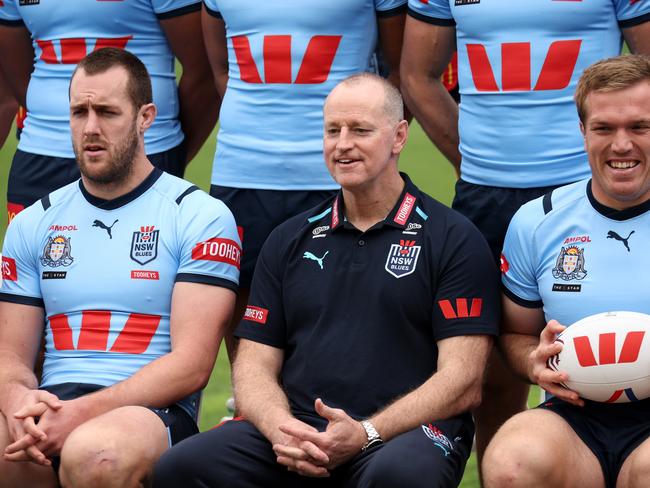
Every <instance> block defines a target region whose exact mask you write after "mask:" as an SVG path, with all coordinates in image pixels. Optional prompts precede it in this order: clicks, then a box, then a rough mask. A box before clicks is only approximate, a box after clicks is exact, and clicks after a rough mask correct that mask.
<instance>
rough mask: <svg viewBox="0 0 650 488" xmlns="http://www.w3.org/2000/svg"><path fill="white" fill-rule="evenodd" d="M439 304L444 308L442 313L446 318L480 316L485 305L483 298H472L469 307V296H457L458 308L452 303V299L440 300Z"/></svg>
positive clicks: (441, 308)
mask: <svg viewBox="0 0 650 488" xmlns="http://www.w3.org/2000/svg"><path fill="white" fill-rule="evenodd" d="M438 306H439V307H440V310H442V315H444V317H445V318H446V319H462V318H467V317H480V316H481V307H482V306H483V299H482V298H472V299H471V307H470V308H468V300H467V298H456V309H454V306H453V305H452V304H451V300H440V301H438Z"/></svg>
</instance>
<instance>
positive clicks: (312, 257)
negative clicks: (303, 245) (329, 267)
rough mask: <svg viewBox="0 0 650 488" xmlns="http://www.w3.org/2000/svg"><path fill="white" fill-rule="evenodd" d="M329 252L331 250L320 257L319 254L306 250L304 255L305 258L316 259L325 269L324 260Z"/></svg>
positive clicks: (321, 267)
mask: <svg viewBox="0 0 650 488" xmlns="http://www.w3.org/2000/svg"><path fill="white" fill-rule="evenodd" d="M328 254H329V251H325V254H323V257H322V258H319V257H318V256H316V255H314V254H312V253H310V252H309V251H307V252H305V253H304V254H303V255H302V257H303V259H311V260H312V261H316V262H317V263H318V266H320V269H323V260H324V259H325V256H327V255H328Z"/></svg>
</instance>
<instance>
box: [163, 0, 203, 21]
mask: <svg viewBox="0 0 650 488" xmlns="http://www.w3.org/2000/svg"><path fill="white" fill-rule="evenodd" d="M151 3H152V5H153V11H154V12H155V13H156V17H158V18H159V19H168V18H171V17H178V16H179V15H184V14H187V13H189V12H195V11H197V10H201V0H151Z"/></svg>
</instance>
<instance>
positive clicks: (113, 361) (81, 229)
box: [0, 48, 241, 487]
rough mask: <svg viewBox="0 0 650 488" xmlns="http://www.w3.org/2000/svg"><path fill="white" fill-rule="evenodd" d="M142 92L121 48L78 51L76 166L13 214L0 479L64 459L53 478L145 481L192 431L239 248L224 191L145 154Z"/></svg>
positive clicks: (145, 84)
mask: <svg viewBox="0 0 650 488" xmlns="http://www.w3.org/2000/svg"><path fill="white" fill-rule="evenodd" d="M151 100H152V94H151V82H150V80H149V76H148V74H147V71H146V68H145V67H144V65H143V64H142V63H141V62H140V61H139V59H138V58H137V57H135V56H134V55H132V54H131V53H129V52H127V51H124V50H120V49H114V48H109V49H101V50H98V51H96V52H94V53H92V54H90V55H89V56H88V57H86V58H84V59H83V60H82V61H81V62H80V64H79V68H78V69H77V71H76V72H75V74H74V75H73V77H72V81H71V85H70V117H71V122H70V125H71V132H72V136H73V145H74V148H75V154H76V156H77V159H78V164H79V168H80V170H81V175H82V176H81V180H79V181H78V182H74V183H71V184H69V185H67V186H65V187H63V188H61V189H60V190H57V191H55V192H53V193H51V194H49V195H47V196H46V197H44V198H43V199H41V200H40V201H39V202H37V203H36V204H34V205H32V206H31V207H29V208H28V209H26V210H25V211H23V212H21V213H20V214H19V215H18V216H17V217H16V219H14V221H13V222H12V223H11V225H10V226H9V228H8V231H7V235H6V237H5V240H4V248H3V252H2V270H3V284H2V288H1V290H0V412H1V414H0V446H1V447H2V449H3V459H2V461H0V486H14V487H15V486H30V487H40V486H56V479H55V476H54V474H55V473H54V471H53V470H52V467H51V466H52V465H54V467H55V468H57V467H58V465H59V462H60V469H58V474H59V476H60V479H61V483H62V485H63V486H70V487H87V486H99V487H109V486H110V487H118V486H119V487H131V486H133V487H135V486H142V485H143V484H145V485H146V484H147V483H148V479H149V472H150V470H151V468H152V466H153V463H154V462H155V460H156V459H157V458H158V457H159V456H160V454H161V453H162V452H163V451H164V450H165V449H167V448H168V447H169V446H170V445H171V444H173V443H176V442H178V441H179V440H181V439H183V438H185V437H187V436H189V435H192V434H194V433H196V432H197V431H198V430H197V427H196V423H195V418H196V413H197V408H198V406H197V400H198V390H200V389H201V388H202V387H203V386H204V385H205V384H206V383H207V381H208V378H209V376H210V372H211V370H212V366H213V364H214V360H215V357H216V353H217V350H218V347H219V343H220V340H221V337H222V334H223V331H224V330H225V326H226V324H227V323H228V321H229V320H230V315H231V313H232V308H233V305H234V302H235V293H236V289H237V278H238V274H239V272H238V268H239V259H240V254H241V249H240V245H239V240H238V236H237V231H236V226H235V222H234V218H233V217H232V214H231V213H230V212H229V211H228V209H227V208H226V207H225V205H224V204H223V203H221V202H219V201H218V200H215V199H213V198H212V197H210V196H209V195H207V194H205V193H203V192H201V191H200V190H198V188H196V187H195V186H193V185H191V184H190V183H188V182H186V181H184V180H181V179H179V178H176V177H174V176H171V175H169V174H167V173H164V172H162V171H161V170H160V169H158V168H154V166H152V164H151V163H150V162H149V160H148V159H147V157H146V155H145V153H144V133H145V131H146V130H147V129H148V128H149V127H150V126H151V124H152V122H153V119H154V117H155V115H156V107H155V105H154V104H153V103H151ZM43 331H45V334H44V335H45V341H46V348H45V363H44V367H43V377H42V380H41V382H40V384H38V383H37V379H36V377H35V376H34V374H33V372H32V368H33V363H34V359H35V355H36V352H37V350H38V346H39V345H40V342H41V337H42V335H43ZM47 392H49V393H47ZM36 419H38V420H36ZM5 447H6V449H5ZM20 461H31V462H24V463H21V462H20Z"/></svg>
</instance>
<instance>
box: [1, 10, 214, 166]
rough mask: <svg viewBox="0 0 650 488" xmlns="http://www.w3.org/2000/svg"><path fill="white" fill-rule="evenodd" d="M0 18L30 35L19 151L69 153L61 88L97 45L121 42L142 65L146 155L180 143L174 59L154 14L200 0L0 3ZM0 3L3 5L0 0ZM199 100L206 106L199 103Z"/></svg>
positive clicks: (165, 14)
mask: <svg viewBox="0 0 650 488" xmlns="http://www.w3.org/2000/svg"><path fill="white" fill-rule="evenodd" d="M3 2H4V5H2V6H0V23H4V24H18V25H21V24H24V25H25V27H26V28H27V29H28V30H29V31H30V33H31V36H32V44H33V46H34V52H35V55H36V57H35V60H34V61H35V64H34V72H33V73H32V77H31V80H30V83H29V88H28V91H27V109H28V116H27V119H26V120H25V128H24V130H23V132H22V134H21V137H20V142H19V144H18V148H19V149H20V150H22V151H25V152H29V153H33V154H41V155H46V156H56V157H62V158H73V157H74V152H73V150H72V143H71V140H70V127H69V120H70V116H69V100H68V85H69V83H70V77H71V76H72V72H73V71H74V68H75V67H76V64H77V63H78V62H79V60H81V58H83V57H84V56H86V54H88V53H90V52H92V51H93V50H95V49H97V48H99V47H107V46H113V47H122V48H125V49H127V50H128V51H130V52H132V53H133V54H135V55H136V56H138V57H139V58H140V60H141V61H142V62H143V63H144V64H145V66H146V67H147V70H149V74H150V75H151V81H152V85H153V99H154V103H155V104H156V106H157V107H158V114H157V116H156V120H154V122H153V125H152V126H151V128H150V129H149V130H148V131H147V132H146V134H145V146H146V152H147V154H155V153H159V152H162V151H166V150H168V149H171V148H173V147H175V146H177V145H178V144H180V143H181V141H182V140H183V132H182V131H181V126H180V122H179V120H178V111H179V104H178V94H177V88H176V76H175V74H174V56H173V54H172V51H171V48H170V47H169V44H168V43H167V39H166V37H165V34H164V33H163V31H162V29H161V27H160V23H159V19H164V18H167V17H173V16H175V15H180V14H183V13H185V12H187V11H192V10H198V9H199V8H200V6H201V4H200V1H199V0H112V1H101V0H65V1H59V0H3ZM0 4H2V2H0ZM206 103H209V101H208V102H206Z"/></svg>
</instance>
